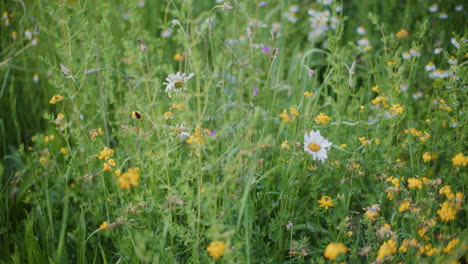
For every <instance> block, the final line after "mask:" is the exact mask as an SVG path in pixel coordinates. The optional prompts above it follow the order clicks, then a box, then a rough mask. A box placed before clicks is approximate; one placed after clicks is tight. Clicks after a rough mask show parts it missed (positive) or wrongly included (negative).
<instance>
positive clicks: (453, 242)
mask: <svg viewBox="0 0 468 264" xmlns="http://www.w3.org/2000/svg"><path fill="white" fill-rule="evenodd" d="M458 243H460V239H459V238H455V239H452V240H451V241H450V242H449V243H448V245H447V246H446V247H445V248H444V249H442V252H444V253H450V252H451V251H452V249H453V248H454V247H455V246H456V245H458Z"/></svg>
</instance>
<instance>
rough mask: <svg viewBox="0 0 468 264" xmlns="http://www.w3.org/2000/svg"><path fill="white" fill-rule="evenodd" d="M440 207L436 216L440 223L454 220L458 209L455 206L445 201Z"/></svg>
mask: <svg viewBox="0 0 468 264" xmlns="http://www.w3.org/2000/svg"><path fill="white" fill-rule="evenodd" d="M440 207H441V208H440V209H439V210H437V214H438V215H439V217H440V219H441V220H442V221H450V220H455V216H456V215H457V213H458V209H457V207H456V205H455V204H453V203H450V202H448V201H445V202H443V203H442V204H441V205H440Z"/></svg>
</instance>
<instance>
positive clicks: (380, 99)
mask: <svg viewBox="0 0 468 264" xmlns="http://www.w3.org/2000/svg"><path fill="white" fill-rule="evenodd" d="M387 100H388V98H387V97H384V96H377V97H376V98H374V99H373V100H372V101H371V102H372V104H375V105H376V104H378V103H383V104H386V102H387Z"/></svg>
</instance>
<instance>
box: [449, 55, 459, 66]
mask: <svg viewBox="0 0 468 264" xmlns="http://www.w3.org/2000/svg"><path fill="white" fill-rule="evenodd" d="M448 63H450V64H451V65H456V64H457V58H455V57H454V56H452V57H451V58H450V59H449V60H448Z"/></svg>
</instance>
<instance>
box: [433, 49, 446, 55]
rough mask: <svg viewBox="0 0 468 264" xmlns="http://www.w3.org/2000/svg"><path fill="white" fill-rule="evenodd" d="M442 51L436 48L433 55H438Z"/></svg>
mask: <svg viewBox="0 0 468 264" xmlns="http://www.w3.org/2000/svg"><path fill="white" fill-rule="evenodd" d="M442 51H444V49H443V48H436V49H435V50H434V54H439V53H441V52H442Z"/></svg>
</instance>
